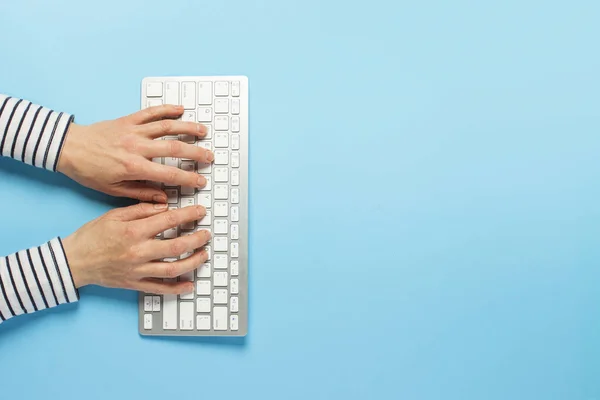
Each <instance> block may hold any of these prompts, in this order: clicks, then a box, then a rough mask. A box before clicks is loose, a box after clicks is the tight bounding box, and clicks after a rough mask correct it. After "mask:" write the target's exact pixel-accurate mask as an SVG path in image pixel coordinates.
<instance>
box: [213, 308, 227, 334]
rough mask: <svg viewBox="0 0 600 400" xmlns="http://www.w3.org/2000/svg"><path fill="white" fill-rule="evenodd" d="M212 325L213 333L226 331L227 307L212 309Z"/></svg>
mask: <svg viewBox="0 0 600 400" xmlns="http://www.w3.org/2000/svg"><path fill="white" fill-rule="evenodd" d="M213 318H214V325H213V329H214V330H215V331H226V330H227V307H214V308H213Z"/></svg>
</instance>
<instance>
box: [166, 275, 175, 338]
mask: <svg viewBox="0 0 600 400" xmlns="http://www.w3.org/2000/svg"><path fill="white" fill-rule="evenodd" d="M165 282H175V279H165ZM163 329H164V330H174V329H177V295H171V294H165V295H164V296H163Z"/></svg>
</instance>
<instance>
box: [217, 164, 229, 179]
mask: <svg viewBox="0 0 600 400" xmlns="http://www.w3.org/2000/svg"><path fill="white" fill-rule="evenodd" d="M228 180H229V168H223V167H221V168H215V182H227V181H228Z"/></svg>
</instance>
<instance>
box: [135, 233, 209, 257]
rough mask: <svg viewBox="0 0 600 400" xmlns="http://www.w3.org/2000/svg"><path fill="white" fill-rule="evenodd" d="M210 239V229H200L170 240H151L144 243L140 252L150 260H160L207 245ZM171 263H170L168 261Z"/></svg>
mask: <svg viewBox="0 0 600 400" xmlns="http://www.w3.org/2000/svg"><path fill="white" fill-rule="evenodd" d="M209 240H210V233H209V232H208V231H199V232H196V233H193V234H191V235H183V236H180V237H178V238H176V239H170V240H158V241H157V240H151V241H150V242H148V243H146V244H145V245H143V246H142V247H141V249H140V252H141V253H142V254H143V255H144V258H146V259H148V260H158V259H161V258H168V257H179V256H180V255H182V254H184V253H190V252H193V251H195V250H197V249H199V248H201V247H202V246H204V245H206V243H208V241H209ZM166 264H167V265H169V264H170V263H166Z"/></svg>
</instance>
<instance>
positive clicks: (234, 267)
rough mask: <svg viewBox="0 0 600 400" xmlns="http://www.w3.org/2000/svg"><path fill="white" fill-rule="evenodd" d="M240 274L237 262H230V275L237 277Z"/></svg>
mask: <svg viewBox="0 0 600 400" xmlns="http://www.w3.org/2000/svg"><path fill="white" fill-rule="evenodd" d="M239 274H240V263H239V261H237V260H233V261H231V275H232V276H238V275H239Z"/></svg>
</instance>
